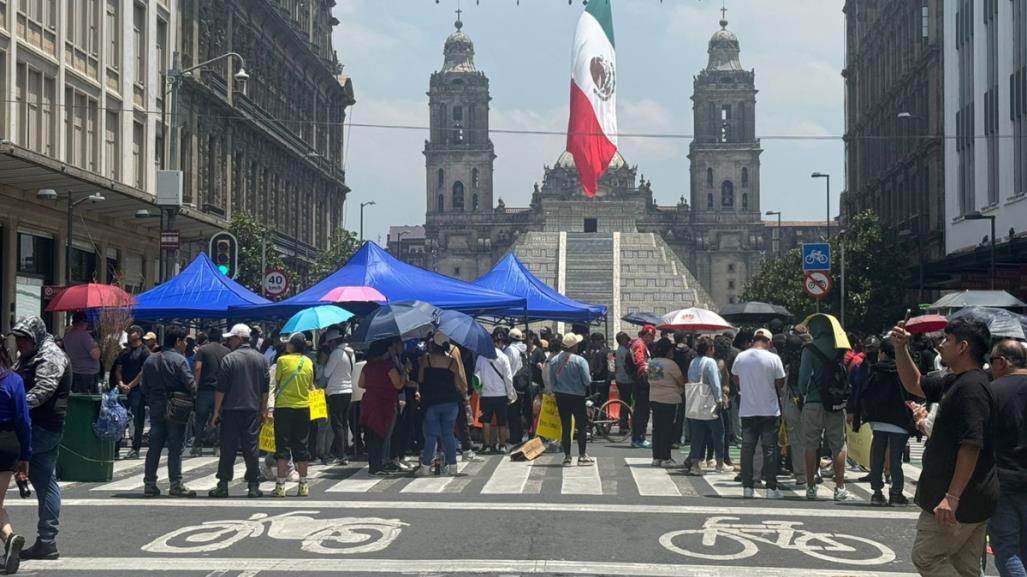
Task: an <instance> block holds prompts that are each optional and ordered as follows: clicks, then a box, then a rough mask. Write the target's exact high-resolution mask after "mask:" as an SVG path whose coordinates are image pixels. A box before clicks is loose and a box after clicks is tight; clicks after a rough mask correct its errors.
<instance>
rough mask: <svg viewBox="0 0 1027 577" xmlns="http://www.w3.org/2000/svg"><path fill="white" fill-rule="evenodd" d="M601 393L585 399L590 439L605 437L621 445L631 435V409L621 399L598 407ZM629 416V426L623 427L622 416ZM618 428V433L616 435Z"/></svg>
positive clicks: (612, 400)
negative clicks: (621, 424) (597, 403)
mask: <svg viewBox="0 0 1027 577" xmlns="http://www.w3.org/2000/svg"><path fill="white" fill-rule="evenodd" d="M600 397H601V395H600V394H599V393H596V394H593V395H589V396H588V397H585V414H586V415H588V431H589V432H590V437H591V438H595V437H596V436H599V437H603V438H604V439H606V440H607V441H610V442H611V443H619V442H621V441H623V440H624V439H627V438H628V436H629V435H630V434H631V421H632V411H631V407H630V406H629V405H628V404H627V403H625V402H624V401H622V400H620V399H611V400H609V401H606V402H605V403H603V404H602V405H601V406H599V407H596V402H597V401H598V400H599V399H600ZM622 415H627V420H626V422H627V426H624V427H621V426H620V423H621V418H620V417H621V416H622ZM614 427H617V429H616V430H617V433H614Z"/></svg>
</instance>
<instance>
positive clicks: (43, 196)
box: [36, 188, 107, 285]
mask: <svg viewBox="0 0 1027 577" xmlns="http://www.w3.org/2000/svg"><path fill="white" fill-rule="evenodd" d="M36 198H38V199H39V200H57V199H58V198H60V195H59V194H58V193H57V191H56V190H54V189H52V188H44V189H42V190H40V191H38V192H36ZM65 200H66V201H67V203H68V238H67V239H65V240H66V242H65V243H64V284H65V285H70V284H71V237H72V233H73V231H74V225H75V219H74V212H75V207H76V206H78V205H80V204H82V203H83V202H103V201H105V200H107V199H106V198H104V196H103V195H102V194H100V193H99V192H94V193H93V194H90V195H89V196H84V197H82V198H80V199H78V200H75V195H74V194H73V193H70V192H69V193H67V194H66V195H65ZM96 256H97V259H98V260H99V259H101V258H103V256H102V255H96Z"/></svg>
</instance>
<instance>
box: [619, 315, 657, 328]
mask: <svg viewBox="0 0 1027 577" xmlns="http://www.w3.org/2000/svg"><path fill="white" fill-rule="evenodd" d="M620 320H622V321H624V322H626V323H631V324H633V325H638V326H640V327H641V326H645V325H653V326H656V325H662V324H663V317H662V316H660V315H658V314H655V313H628V314H626V315H624V316H623V317H621V319H620Z"/></svg>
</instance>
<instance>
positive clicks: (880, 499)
mask: <svg viewBox="0 0 1027 577" xmlns="http://www.w3.org/2000/svg"><path fill="white" fill-rule="evenodd" d="M870 504H871V505H875V506H877V507H884V506H886V505H887V504H888V500H887V499H885V498H884V493H882V492H880V491H874V494H873V495H872V496H871V497H870Z"/></svg>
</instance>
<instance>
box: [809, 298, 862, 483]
mask: <svg viewBox="0 0 1027 577" xmlns="http://www.w3.org/2000/svg"><path fill="white" fill-rule="evenodd" d="M836 322H837V321H835V320H834V317H831V316H829V315H823V314H817V315H814V316H813V318H812V319H810V321H809V323H808V327H809V331H810V334H811V335H812V337H813V341H812V342H811V343H810V344H809V345H807V346H806V347H804V348H803V351H802V357H801V359H800V361H799V387H800V390H801V392H802V395H803V405H802V430H803V435H804V436H805V438H804V439H803V443H804V444H805V446H806V447H805V448H806V464H805V465H806V498H807V499H809V500H811V501H812V500H815V499H816V498H817V485H816V482H815V481H814V479H813V475H814V474H815V473H816V472H817V448H818V447H819V446H820V439H821V436H823V439H824V444H825V445H827V448H828V449H829V450H830V451H831V455H832V464H833V469H834V482H835V489H834V500H835V501H845V500H847V499H849V498H850V496H849V492H848V491H847V490H846V489H845V425H846V422H845V421H846V417H845V409H844V407H843V408H841V409H835V408H834V407H831V406H828V405H827V404H826V403H825V399H824V397H825V395H826V393H825V389H826V383H827V381H828V378H829V377H830V375H831V368H832V366H831V363H833V362H835V360H836V359H837V358H838V356H839V354H843V353H844V351H846V350H848V349H849V343H848V337H846V336H845V333H843V332H841V330H840V327H839V328H838V329H837V330H836V329H835V326H836ZM841 339H844V340H841ZM814 347H815V350H814ZM839 351H840V352H841V353H840V352H839ZM824 359H826V360H827V361H828V362H826V363H825V361H824Z"/></svg>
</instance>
